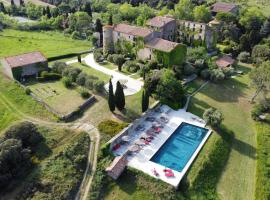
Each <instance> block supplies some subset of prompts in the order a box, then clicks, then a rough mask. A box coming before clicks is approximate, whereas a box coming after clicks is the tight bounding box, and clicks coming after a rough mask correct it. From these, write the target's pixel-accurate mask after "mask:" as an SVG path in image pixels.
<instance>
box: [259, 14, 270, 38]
mask: <svg viewBox="0 0 270 200" xmlns="http://www.w3.org/2000/svg"><path fill="white" fill-rule="evenodd" d="M260 33H261V35H262V37H267V36H269V35H270V17H269V18H268V19H267V20H265V22H264V24H263V26H262V28H261V31H260Z"/></svg>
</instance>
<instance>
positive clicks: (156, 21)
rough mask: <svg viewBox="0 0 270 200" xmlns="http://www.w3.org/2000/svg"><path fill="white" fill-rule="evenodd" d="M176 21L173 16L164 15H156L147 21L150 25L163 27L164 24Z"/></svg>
mask: <svg viewBox="0 0 270 200" xmlns="http://www.w3.org/2000/svg"><path fill="white" fill-rule="evenodd" d="M172 21H175V19H173V18H171V17H163V16H156V17H154V18H152V19H150V20H149V21H148V22H147V25H148V26H154V27H163V26H164V25H166V24H168V23H170V22H172Z"/></svg>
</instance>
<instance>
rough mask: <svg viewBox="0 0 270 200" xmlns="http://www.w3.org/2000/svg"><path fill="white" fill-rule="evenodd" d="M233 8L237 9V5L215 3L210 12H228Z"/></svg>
mask: <svg viewBox="0 0 270 200" xmlns="http://www.w3.org/2000/svg"><path fill="white" fill-rule="evenodd" d="M235 7H237V5H236V4H233V3H223V2H217V3H215V4H214V5H213V6H212V11H213V12H230V11H231V10H232V9H234V8H235Z"/></svg>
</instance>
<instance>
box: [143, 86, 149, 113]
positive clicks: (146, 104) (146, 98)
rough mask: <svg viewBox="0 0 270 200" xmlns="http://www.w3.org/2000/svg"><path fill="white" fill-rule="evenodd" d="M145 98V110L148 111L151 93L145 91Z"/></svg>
mask: <svg viewBox="0 0 270 200" xmlns="http://www.w3.org/2000/svg"><path fill="white" fill-rule="evenodd" d="M144 98H145V108H146V109H145V110H147V109H148V108H149V93H148V91H147V90H146V91H145V95H144Z"/></svg>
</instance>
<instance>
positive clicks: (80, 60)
mask: <svg viewBox="0 0 270 200" xmlns="http://www.w3.org/2000/svg"><path fill="white" fill-rule="evenodd" d="M78 62H79V63H82V58H81V55H78Z"/></svg>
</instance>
